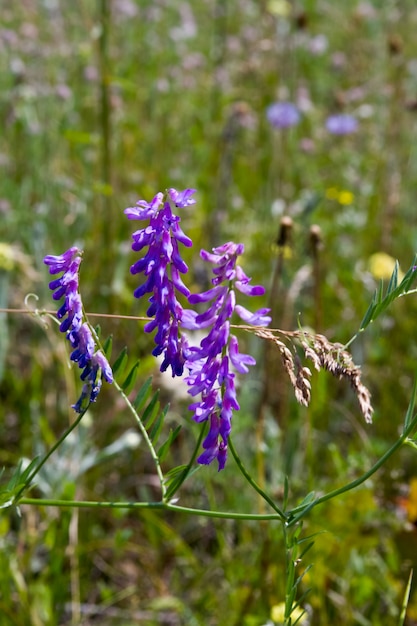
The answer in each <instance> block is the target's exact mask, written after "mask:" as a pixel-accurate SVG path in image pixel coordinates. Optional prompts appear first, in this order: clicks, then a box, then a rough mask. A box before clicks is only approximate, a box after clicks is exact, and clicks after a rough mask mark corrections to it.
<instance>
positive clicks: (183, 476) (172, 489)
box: [165, 422, 208, 502]
mask: <svg viewBox="0 0 417 626" xmlns="http://www.w3.org/2000/svg"><path fill="white" fill-rule="evenodd" d="M207 427H208V423H207V422H206V424H204V427H203V428H201V430H200V435H199V437H198V440H197V443H196V445H195V448H194V452H193V454H192V455H191V458H190V460H189V462H188V464H187V466H186V467H185V468H184V471H183V472H182V473H181V475H180V476H179V478H178V479H177V480H176V481H175V482H174V483H173V484H172V485H170V486H169V487H168V489H167V490H166V494H165V500H166V501H167V502H169V501H170V500H172V498H173V496H174V495H175V494H176V493H177V491H178V489H179V488H180V487H181V485H182V484H183V482H184V481H185V480H186V478H187V476H188V475H189V473H190V471H191V468H192V466H193V465H194V462H195V460H196V458H197V454H198V451H199V450H200V446H201V442H202V441H203V437H204V435H205V434H206V432H207Z"/></svg>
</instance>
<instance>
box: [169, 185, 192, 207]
mask: <svg viewBox="0 0 417 626" xmlns="http://www.w3.org/2000/svg"><path fill="white" fill-rule="evenodd" d="M196 191H197V190H196V189H184V191H177V190H176V189H173V188H172V187H171V188H170V189H168V192H169V195H170V198H171V200H172V201H173V202H174V204H175V206H177V207H179V208H181V209H183V208H185V207H187V206H191V205H192V204H195V203H196V200H194V198H192V197H191V196H192V195H193V194H194V193H195V192H196Z"/></svg>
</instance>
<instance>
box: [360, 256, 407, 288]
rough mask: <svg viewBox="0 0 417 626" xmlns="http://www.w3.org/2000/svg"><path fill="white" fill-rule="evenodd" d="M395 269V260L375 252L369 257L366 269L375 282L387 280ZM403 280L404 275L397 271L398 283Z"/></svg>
mask: <svg viewBox="0 0 417 626" xmlns="http://www.w3.org/2000/svg"><path fill="white" fill-rule="evenodd" d="M394 267H395V259H394V258H393V257H392V256H390V255H389V254H387V253H386V252H375V254H372V255H371V256H370V257H369V260H368V268H369V271H370V272H371V274H372V276H373V277H374V278H376V279H377V280H380V279H384V280H389V279H390V278H391V274H392V272H393V270H394ZM403 278H404V273H403V272H402V271H401V270H399V271H398V281H401V280H402V279H403Z"/></svg>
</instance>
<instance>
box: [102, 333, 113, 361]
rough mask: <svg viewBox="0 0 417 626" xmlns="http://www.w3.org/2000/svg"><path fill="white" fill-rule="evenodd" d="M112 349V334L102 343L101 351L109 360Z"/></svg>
mask: <svg viewBox="0 0 417 626" xmlns="http://www.w3.org/2000/svg"><path fill="white" fill-rule="evenodd" d="M112 349H113V335H109V336H108V337H107V339H106V341H105V342H104V344H103V352H104V354H105V355H106V357H107V360H108V361H109V360H110V359H111V353H112Z"/></svg>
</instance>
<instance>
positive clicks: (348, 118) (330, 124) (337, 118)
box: [326, 113, 358, 135]
mask: <svg viewBox="0 0 417 626" xmlns="http://www.w3.org/2000/svg"><path fill="white" fill-rule="evenodd" d="M326 128H327V130H328V131H329V133H332V135H350V134H351V133H354V132H356V131H357V129H358V120H357V119H356V117H353V115H348V114H347V113H339V114H337V115H330V116H329V117H328V118H327V120H326Z"/></svg>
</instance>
